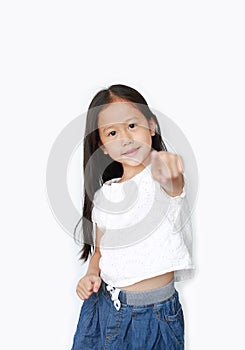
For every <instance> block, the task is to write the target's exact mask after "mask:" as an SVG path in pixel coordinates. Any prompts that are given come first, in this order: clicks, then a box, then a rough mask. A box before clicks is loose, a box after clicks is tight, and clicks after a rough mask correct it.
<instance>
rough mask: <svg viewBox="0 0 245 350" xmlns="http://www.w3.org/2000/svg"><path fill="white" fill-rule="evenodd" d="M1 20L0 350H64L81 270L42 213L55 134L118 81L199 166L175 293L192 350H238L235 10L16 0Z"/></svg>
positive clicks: (239, 79) (240, 83)
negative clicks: (189, 237)
mask: <svg viewBox="0 0 245 350" xmlns="http://www.w3.org/2000/svg"><path fill="white" fill-rule="evenodd" d="M0 13H1V15H0V16H1V18H0V26H1V28H0V29H1V30H0V33H1V56H0V57H1V80H0V81H1V138H0V140H1V179H2V180H1V202H2V206H1V213H2V215H1V240H2V243H1V246H0V249H1V251H0V259H1V261H0V263H1V280H0V282H1V289H0V290H1V299H0V300H1V305H0V310H1V311H0V317H1V321H2V322H1V323H2V324H1V339H0V348H1V349H5V350H8V349H17V348H18V349H22V348H23V349H26V350H33V349H35V350H39V349H40V350H44V349H45V350H46V349H53V350H69V349H70V348H71V344H72V337H73V334H74V332H75V327H76V324H77V320H78V314H79V311H80V306H81V304H82V302H81V300H80V299H79V298H78V297H77V295H76V293H75V288H76V284H77V281H78V279H79V278H80V277H82V276H83V274H84V272H85V267H84V266H82V265H81V263H80V262H79V261H78V249H79V248H78V246H76V245H75V243H74V242H73V240H72V238H71V237H70V236H69V235H68V234H67V233H65V232H64V231H63V230H62V228H61V226H60V225H59V223H58V222H57V221H56V220H55V218H54V216H53V214H52V211H51V209H50V207H49V204H48V200H47V196H46V183H45V175H46V165H47V159H48V156H49V152H50V150H51V147H52V144H53V142H54V141H55V139H56V137H57V135H58V134H59V133H60V131H61V130H62V129H63V128H64V127H65V126H66V125H67V124H68V123H69V122H70V121H71V120H73V119H74V118H76V117H77V116H78V115H79V114H81V113H83V112H85V110H86V108H87V107H88V104H89V103H90V100H91V98H92V97H93V96H94V94H95V93H96V92H97V91H98V90H100V89H101V88H104V87H108V86H109V85H111V84H113V83H124V84H127V85H131V86H133V87H135V88H136V89H138V90H139V91H140V92H141V93H142V94H143V95H144V96H145V98H146V100H147V101H148V103H149V105H150V106H152V107H154V108H156V109H157V110H159V111H161V112H162V113H164V114H165V115H167V116H168V117H169V118H172V119H173V121H174V122H175V123H176V124H178V125H179V127H180V128H181V129H182V131H183V132H184V133H185V135H186V137H187V139H188V140H189V142H190V144H191V145H192V148H193V150H194V153H195V155H196V159H197V162H198V168H199V181H200V185H199V194H198V202H197V205H196V208H195V215H196V228H195V255H196V264H197V273H196V277H195V279H193V280H191V281H188V282H181V283H180V284H179V289H180V290H181V293H180V295H181V301H182V303H183V307H184V312H185V317H186V332H187V335H186V349H187V350H206V349H214V350H216V349H223V350H224V349H229V350H230V349H237V348H241V347H240V344H242V343H243V338H244V335H243V323H242V319H241V315H243V312H244V307H243V306H244V301H243V299H244V292H245V290H244V285H245V284H244V283H243V278H242V277H243V275H244V274H243V270H242V266H243V264H244V262H243V258H244V244H243V242H244V240H243V235H244V233H245V232H244V166H243V162H244V155H243V153H242V151H243V150H244V145H243V144H242V139H243V136H244V126H243V125H244V124H242V121H243V120H242V119H243V118H244V110H245V107H244V90H245V89H244V81H245V74H244V73H245V69H244V62H245V57H244V56H245V54H244V32H245V24H244V10H243V1H236V0H235V1H234V0H233V1H215V0H212V1H207V0H206V1H142V0H141V1H138V0H136V1H123V2H116V1H89V2H88V1H87V2H85V1H73V0H70V1H54V0H49V1H45V0H43V1H25V0H24V1H11V2H5V3H2V4H1V10H0ZM78 171H80V169H78ZM77 178H78V177H77ZM76 181H77V180H76V179H74V184H73V189H74V186H76Z"/></svg>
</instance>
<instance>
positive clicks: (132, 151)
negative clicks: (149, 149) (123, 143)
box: [123, 147, 139, 157]
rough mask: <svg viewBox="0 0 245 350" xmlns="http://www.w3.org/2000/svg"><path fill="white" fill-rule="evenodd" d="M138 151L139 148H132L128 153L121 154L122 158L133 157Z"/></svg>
mask: <svg viewBox="0 0 245 350" xmlns="http://www.w3.org/2000/svg"><path fill="white" fill-rule="evenodd" d="M138 149H139V147H138V148H132V149H131V150H129V151H128V152H126V153H123V156H127V157H133V156H134V155H135V154H136V153H137V152H138Z"/></svg>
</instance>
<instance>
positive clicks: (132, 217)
mask: <svg viewBox="0 0 245 350" xmlns="http://www.w3.org/2000/svg"><path fill="white" fill-rule="evenodd" d="M83 165H84V206H83V217H82V232H83V237H82V240H83V249H82V255H81V259H83V260H84V261H87V260H88V258H89V256H90V255H91V258H90V262H89V266H88V270H87V273H86V275H85V276H84V277H83V278H81V279H80V281H79V283H78V285H77V294H78V296H79V297H80V298H81V299H82V300H84V302H83V304H82V307H81V312H80V317H79V321H78V325H77V329H76V332H75V335H74V339H73V346H72V350H82V349H85V350H88V349H98V350H100V349H115V350H121V349H122V350H124V349H140V350H151V349H156V350H157V349H169V350H175V349H176V350H177V349H178V350H179V349H184V315H183V310H182V305H181V303H180V300H179V294H178V291H177V290H176V289H175V282H176V281H180V280H183V279H185V278H189V277H191V272H192V271H193V268H194V266H193V264H192V240H191V239H192V238H191V237H192V234H191V223H190V220H188V222H185V223H184V221H185V220H184V219H185V218H184V216H185V215H187V216H188V215H189V212H188V206H187V202H186V181H185V180H186V178H185V174H184V167H183V161H182V159H181V157H180V156H179V155H177V154H173V153H170V152H168V151H167V148H166V146H165V144H164V142H163V140H162V137H161V132H160V126H159V123H158V121H157V118H156V116H155V115H154V114H153V113H152V112H151V110H150V108H149V107H148V105H147V102H146V101H145V99H144V98H143V96H142V95H141V94H140V93H139V92H138V91H136V90H135V89H133V88H131V87H128V86H125V85H112V86H110V87H109V88H108V89H104V90H102V91H100V92H98V93H97V94H96V96H95V97H94V98H93V100H92V102H91V104H90V106H89V109H88V113H87V120H86V129H85V136H84V164H83ZM80 220H81V219H80ZM92 248H93V251H92Z"/></svg>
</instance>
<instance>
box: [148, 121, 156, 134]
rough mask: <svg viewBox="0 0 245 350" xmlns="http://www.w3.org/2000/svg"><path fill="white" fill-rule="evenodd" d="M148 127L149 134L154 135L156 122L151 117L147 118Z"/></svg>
mask: <svg viewBox="0 0 245 350" xmlns="http://www.w3.org/2000/svg"><path fill="white" fill-rule="evenodd" d="M149 128H150V134H151V136H155V134H156V122H155V120H154V119H153V118H151V119H150V120H149Z"/></svg>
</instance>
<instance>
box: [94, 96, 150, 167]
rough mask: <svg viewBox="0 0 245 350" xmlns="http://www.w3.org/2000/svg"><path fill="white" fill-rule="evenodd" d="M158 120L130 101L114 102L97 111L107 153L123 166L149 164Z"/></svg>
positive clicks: (99, 127) (103, 147) (101, 137)
mask: <svg viewBox="0 0 245 350" xmlns="http://www.w3.org/2000/svg"><path fill="white" fill-rule="evenodd" d="M155 127H156V123H155V121H154V120H153V119H151V120H150V121H149V123H148V120H147V119H146V118H145V116H144V115H143V114H142V113H141V112H140V110H139V109H137V108H136V107H135V106H134V105H133V104H132V103H130V102H113V103H110V104H109V105H108V107H106V108H105V109H103V110H102V111H100V112H99V114H98V131H99V136H100V141H101V143H100V144H99V146H100V147H101V149H102V150H103V152H104V154H109V155H110V157H111V158H112V159H113V160H115V161H118V162H120V163H122V164H123V165H139V164H144V165H145V166H146V165H148V164H149V163H150V152H151V145H152V139H151V136H154V135H155Z"/></svg>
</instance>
